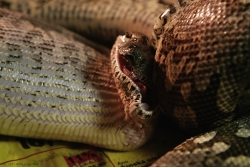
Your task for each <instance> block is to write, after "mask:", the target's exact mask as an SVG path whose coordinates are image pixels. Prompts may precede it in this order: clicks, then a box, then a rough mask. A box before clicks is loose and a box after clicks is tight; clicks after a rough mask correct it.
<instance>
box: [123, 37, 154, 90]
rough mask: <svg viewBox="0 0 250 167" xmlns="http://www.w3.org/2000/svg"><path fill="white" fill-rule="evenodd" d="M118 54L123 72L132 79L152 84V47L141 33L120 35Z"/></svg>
mask: <svg viewBox="0 0 250 167" xmlns="http://www.w3.org/2000/svg"><path fill="white" fill-rule="evenodd" d="M122 42H123V44H122V46H121V47H120V48H119V54H120V55H121V56H122V58H123V60H122V61H123V64H124V66H123V69H122V70H123V72H124V73H125V74H126V75H127V76H129V77H130V78H131V79H132V80H139V81H140V82H142V83H143V84H145V85H146V86H148V87H151V86H152V75H153V63H154V54H155V53H154V49H153V48H152V47H151V45H150V42H149V40H148V38H147V37H146V36H145V35H143V34H141V33H135V32H134V33H128V32H127V33H126V34H125V35H123V36H122Z"/></svg>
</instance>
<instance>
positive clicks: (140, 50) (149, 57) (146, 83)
mask: <svg viewBox="0 0 250 167" xmlns="http://www.w3.org/2000/svg"><path fill="white" fill-rule="evenodd" d="M111 61H112V66H113V67H112V69H113V70H114V71H113V73H114V79H115V82H116V85H117V87H118V91H119V93H120V96H121V99H122V101H123V104H124V105H125V112H126V113H127V115H129V116H131V117H133V116H134V115H137V116H139V117H140V118H142V119H145V118H150V117H151V116H152V115H153V114H154V111H155V110H156V109H155V108H156V105H155V104H156V103H155V96H154V95H153V89H152V78H153V65H154V50H153V47H151V45H150V42H149V40H148V38H147V37H146V36H145V35H143V34H141V33H126V34H125V35H123V36H119V37H118V38H117V40H116V42H115V44H114V46H113V49H112V51H111Z"/></svg>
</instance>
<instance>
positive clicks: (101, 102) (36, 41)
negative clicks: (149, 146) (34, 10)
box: [0, 9, 156, 151]
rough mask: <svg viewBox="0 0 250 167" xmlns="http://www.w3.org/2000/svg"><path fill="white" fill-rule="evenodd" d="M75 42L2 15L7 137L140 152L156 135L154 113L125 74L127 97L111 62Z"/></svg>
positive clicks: (1, 128)
mask: <svg viewBox="0 0 250 167" xmlns="http://www.w3.org/2000/svg"><path fill="white" fill-rule="evenodd" d="M74 37H75V34H73V33H71V32H69V31H67V30H65V29H63V28H60V27H53V26H51V25H48V24H47V23H44V22H40V21H37V20H34V19H31V18H29V17H28V16H24V15H22V14H19V13H14V12H10V11H7V10H4V9H1V10H0V39H1V40H0V71H1V73H0V134H3V135H11V136H19V137H28V138H42V139H51V140H64V141H71V142H81V143H86V144H90V145H94V146H98V147H104V148H109V149H114V150H123V151H125V150H133V149H135V148H138V147H139V146H141V145H142V144H144V143H145V142H146V141H147V140H148V139H149V138H150V137H151V135H152V133H153V130H154V126H155V124H154V118H156V117H154V116H152V115H153V113H154V110H153V109H151V106H150V107H146V105H145V104H142V95H141V94H140V89H139V88H138V86H136V84H135V83H134V82H133V81H132V80H131V79H130V78H126V77H127V76H125V75H124V74H122V75H121V74H119V76H120V77H119V78H120V79H121V80H119V82H120V81H121V83H122V84H121V85H120V87H121V88H125V87H126V89H125V90H126V92H125V93H124V89H120V88H119V87H118V89H117V87H116V85H115V82H118V81H114V79H113V77H114V76H115V75H116V74H114V75H113V73H112V69H111V65H110V59H109V58H108V57H107V56H104V55H102V54H101V53H100V52H97V51H96V50H95V49H93V48H91V47H89V46H87V45H85V44H83V43H81V42H79V41H83V39H82V38H81V37H78V38H77V40H76V39H75V38H74ZM114 68H115V69H117V67H114ZM124 76H125V79H123V77H124ZM115 78H116V77H115ZM122 85H123V86H122ZM124 85H125V86H124ZM118 92H119V93H118ZM120 94H122V96H119V95H120ZM143 112H145V113H146V114H145V115H144V116H138V115H140V114H141V113H143ZM149 116H150V118H149V119H143V118H144V117H145V118H146V117H149Z"/></svg>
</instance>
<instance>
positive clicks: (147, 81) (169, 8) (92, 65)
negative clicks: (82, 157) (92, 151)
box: [0, 0, 250, 167]
mask: <svg viewBox="0 0 250 167" xmlns="http://www.w3.org/2000/svg"><path fill="white" fill-rule="evenodd" d="M0 6H1V7H3V8H8V9H11V10H14V11H18V12H23V13H26V14H29V15H31V16H32V17H34V18H38V19H43V20H46V21H47V22H43V21H39V20H36V19H33V18H31V17H29V16H27V15H23V14H20V13H15V12H10V11H8V10H6V9H1V10H0V58H1V59H0V134H4V135H12V136H21V137H32V138H45V139H58V140H66V141H74V142H84V143H87V144H91V145H95V146H98V147H104V148H109V149H114V150H121V151H126V150H132V149H136V148H138V147H140V146H141V145H143V144H144V143H145V142H146V141H147V140H148V139H149V138H150V137H151V136H152V134H153V131H155V130H157V129H155V127H156V124H157V122H158V121H157V120H158V117H159V115H160V114H161V113H162V112H163V113H165V114H166V115H167V116H168V117H170V118H172V119H173V120H174V121H175V122H176V123H177V124H178V125H179V126H180V127H181V128H183V129H185V130H187V131H190V132H192V133H193V132H194V133H195V134H197V133H201V132H202V134H201V135H198V136H195V137H192V138H191V139H189V140H187V141H185V142H183V143H182V144H180V145H179V146H177V147H176V148H174V149H173V150H171V151H169V152H167V153H166V154H165V155H164V156H163V157H161V158H160V159H159V160H157V161H156V162H155V163H154V164H152V166H155V167H156V166H250V144H249V143H250V117H249V111H248V110H249V108H250V106H249V105H250V103H249V102H250V79H249V73H250V72H249V71H250V59H249V51H250V50H249V48H250V44H249V38H250V33H249V31H250V19H249V18H250V17H249V16H250V2H249V1H248V0H217V1H216V0H204V1H202V0H201V1H198V0H194V1H176V2H175V3H173V4H171V5H165V4H162V3H159V2H156V1H147V2H145V1H143V0H138V1H111V0H103V1H89V0H78V1H77V0H71V1H67V0H37V1H28V0H27V1H17V0H0ZM55 24H58V25H61V26H64V27H66V28H69V29H71V30H73V31H75V32H78V33H80V34H82V35H84V36H86V37H88V38H90V39H92V40H97V41H99V42H100V43H106V44H107V43H108V44H111V43H113V42H114V41H115V38H116V37H117V36H118V35H120V34H124V32H125V31H129V33H126V34H125V35H120V36H118V37H117V40H116V42H115V44H114V46H113V48H112V50H111V57H109V55H108V53H107V52H109V51H107V50H106V49H105V48H104V47H101V46H98V45H96V44H94V43H93V42H90V41H88V40H86V39H85V38H83V37H81V36H79V35H77V34H74V33H72V32H70V31H68V30H66V29H64V28H61V27H59V26H55ZM152 31H153V36H152V38H151V40H150V37H151V32H152ZM131 32H132V33H131ZM143 34H145V35H143ZM151 42H152V45H151ZM88 45H89V46H88ZM153 47H154V48H153ZM160 111H161V112H160ZM205 132H206V133H205ZM166 135H167V134H166Z"/></svg>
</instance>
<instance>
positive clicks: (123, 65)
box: [117, 53, 148, 103]
mask: <svg viewBox="0 0 250 167" xmlns="http://www.w3.org/2000/svg"><path fill="white" fill-rule="evenodd" d="M117 58H118V63H119V66H120V70H121V71H122V72H123V73H124V74H125V75H126V76H128V77H129V78H130V79H131V80H132V81H133V82H134V83H135V84H136V85H137V86H138V88H139V89H140V93H141V95H142V103H148V88H147V86H146V85H145V84H144V83H143V82H142V81H140V80H139V79H138V78H137V77H136V75H135V74H134V73H133V72H132V66H131V64H130V63H129V61H128V60H126V59H125V58H124V57H123V55H121V54H120V53H118V56H117Z"/></svg>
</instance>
